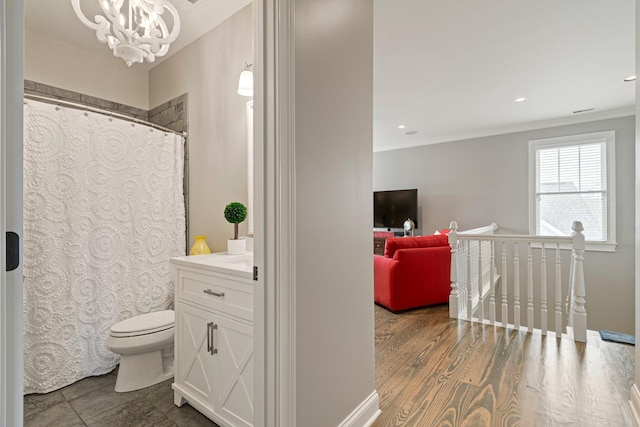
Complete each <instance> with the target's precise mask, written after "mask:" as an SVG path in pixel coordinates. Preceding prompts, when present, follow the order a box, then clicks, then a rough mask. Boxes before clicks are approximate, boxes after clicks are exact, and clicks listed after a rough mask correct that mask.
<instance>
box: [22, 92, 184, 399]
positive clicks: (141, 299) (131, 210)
mask: <svg viewBox="0 0 640 427" xmlns="http://www.w3.org/2000/svg"><path fill="white" fill-rule="evenodd" d="M24 113H25V117H24V123H25V125H24V276H25V277H24V362H25V367H24V373H25V376H24V387H25V390H24V391H25V393H33V392H38V393H44V392H48V391H51V390H55V389H58V388H61V387H63V386H65V385H68V384H71V383H73V382H75V381H77V380H79V379H81V378H84V377H87V376H91V375H100V374H104V373H106V372H109V371H111V370H112V369H113V368H114V367H115V365H116V364H117V363H118V357H117V355H115V354H113V353H112V352H111V351H109V349H108V348H107V346H106V341H107V336H108V334H109V329H110V327H111V326H112V325H113V324H115V323H116V322H118V321H120V320H122V319H125V318H129V317H131V316H134V315H137V314H141V313H148V312H151V311H157V310H164V309H166V308H167V307H168V306H169V305H170V303H171V301H172V300H173V290H174V280H173V272H172V269H171V266H170V263H169V258H170V257H173V256H180V255H184V253H185V244H186V243H185V210H184V199H183V191H182V176H183V161H184V159H183V150H184V146H183V145H184V142H183V140H182V138H181V137H180V136H177V135H174V134H170V133H164V132H161V131H158V130H155V129H153V128H150V127H147V126H143V125H140V124H134V123H132V122H128V121H124V120H118V119H115V118H111V117H107V116H104V115H100V114H96V113H91V112H87V111H81V110H76V109H71V108H64V107H60V106H55V105H52V104H47V103H42V102H37V101H31V100H28V101H25V107H24Z"/></svg>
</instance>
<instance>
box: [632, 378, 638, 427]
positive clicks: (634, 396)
mask: <svg viewBox="0 0 640 427" xmlns="http://www.w3.org/2000/svg"><path fill="white" fill-rule="evenodd" d="M629 406H631V413H632V414H633V419H634V420H636V425H638V426H640V390H638V386H636V385H635V384H634V385H632V386H631V399H630V400H629Z"/></svg>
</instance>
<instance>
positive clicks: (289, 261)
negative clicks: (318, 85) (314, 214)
mask: <svg viewBox="0 0 640 427" xmlns="http://www.w3.org/2000/svg"><path fill="white" fill-rule="evenodd" d="M254 5H255V13H254V16H255V19H256V22H255V26H254V28H255V30H256V31H255V34H256V39H255V66H254V89H255V90H254V94H255V95H254V156H255V159H256V160H257V161H255V162H254V197H255V201H256V203H255V205H254V206H255V208H254V209H255V213H256V218H257V219H259V221H256V222H255V223H254V227H255V236H256V237H255V247H254V263H255V265H256V266H257V267H258V271H259V272H260V274H259V279H260V280H259V281H258V282H257V286H256V290H255V293H254V297H255V301H254V309H255V313H254V315H255V319H256V320H257V321H256V326H257V328H256V329H257V330H256V331H255V351H256V354H257V355H260V356H262V358H260V357H257V358H256V378H255V379H256V382H255V404H256V406H255V423H256V426H265V427H294V426H295V425H296V351H295V350H296V325H295V319H296V303H295V302H296V299H295V277H296V255H295V253H296V251H295V229H296V222H295V220H296V216H295V179H294V178H295V174H294V172H295V151H294V135H295V133H294V132H295V127H294V124H295V120H294V111H295V108H294V106H295V102H294V101H295V98H294V95H295V92H294V82H295V79H294V58H293V52H294V38H293V36H294V32H293V28H294V19H295V16H294V0H262V1H255V3H254Z"/></svg>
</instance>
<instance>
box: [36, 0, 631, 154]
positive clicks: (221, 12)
mask: <svg viewBox="0 0 640 427" xmlns="http://www.w3.org/2000/svg"><path fill="white" fill-rule="evenodd" d="M91 1H93V0H82V2H81V4H82V5H85V4H89V3H90V2H91ZM172 2H173V3H174V4H175V5H176V7H177V8H178V9H179V11H180V15H181V21H182V31H181V34H180V36H179V37H178V40H177V41H176V42H175V43H174V44H173V45H172V46H171V48H170V50H169V54H168V56H165V57H164V58H161V59H160V60H159V61H162V60H163V59H166V58H167V57H169V56H171V54H174V53H175V52H176V51H178V50H179V49H180V48H182V47H184V46H186V45H187V44H189V43H191V42H192V41H193V40H195V39H196V38H198V37H199V36H200V35H202V34H204V33H206V32H207V31H209V30H210V29H211V28H213V27H215V26H216V25H218V24H219V23H220V22H222V21H223V20H224V19H226V18H227V17H229V16H231V15H232V14H233V13H235V12H236V11H238V10H240V9H241V8H242V7H244V6H245V5H247V4H249V3H250V2H251V0H199V1H197V2H196V4H195V5H194V4H192V3H191V2H190V1H189V0H172ZM83 7H84V6H83ZM374 7H375V16H374V149H375V150H385V149H393V148H401V147H410V146H416V145H422V144H430V143H437V142H443V141H450V140H456V139H465V138H471V137H476V136H485V135H495V134H499V133H506V132H512V131H518V130H526V129H535V128H540V127H547V126H549V125H556V124H564V123H573V122H580V121H590V120H595V119H598V118H603V117H616V116H621V115H628V114H633V107H634V105H635V84H636V83H623V82H622V80H623V79H624V78H625V77H627V76H629V75H632V74H634V73H635V71H634V69H635V56H634V49H635V1H634V0H615V1H606V0H560V1H559V0H482V1H478V0H455V1H453V0H449V1H447V0H401V1H398V0H374ZM25 15H26V17H25V21H26V28H27V30H28V31H32V32H37V33H41V34H44V35H47V36H49V37H53V38H56V39H58V40H61V41H64V42H67V43H71V44H76V45H79V46H82V47H83V48H87V49H92V50H96V51H102V52H104V54H105V55H111V53H110V52H109V50H108V49H107V48H106V46H105V45H101V44H99V43H98V42H97V41H96V39H95V37H93V34H92V31H91V30H89V29H87V28H85V27H84V26H83V25H82V24H81V23H80V22H79V21H78V19H77V18H76V17H75V15H74V13H73V10H72V8H71V3H70V0H55V1H52V0H25ZM354 54H355V53H354ZM114 60H117V61H120V59H118V58H114ZM153 65H155V64H151V65H149V64H146V65H143V67H147V68H151V67H152V66H153ZM133 66H134V67H140V66H141V65H140V64H134V65H133ZM517 97H527V98H528V101H527V102H525V103H522V104H516V103H514V99H515V98H517ZM589 108H593V109H594V111H593V112H589V113H581V114H574V113H573V111H576V110H584V109H589ZM400 124H404V125H406V126H407V127H406V129H402V130H400V129H398V128H397V126H398V125H400ZM405 132H418V133H417V134H414V135H405Z"/></svg>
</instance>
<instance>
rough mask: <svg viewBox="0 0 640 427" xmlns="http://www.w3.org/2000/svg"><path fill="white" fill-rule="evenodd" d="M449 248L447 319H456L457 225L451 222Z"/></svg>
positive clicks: (457, 304) (457, 286)
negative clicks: (449, 271)
mask: <svg viewBox="0 0 640 427" xmlns="http://www.w3.org/2000/svg"><path fill="white" fill-rule="evenodd" d="M449 229H450V230H451V231H449V236H448V238H449V247H451V273H450V279H449V280H450V281H451V293H450V294H449V317H452V318H454V319H457V318H458V310H459V308H460V307H459V304H460V302H459V300H458V298H459V297H460V288H459V285H458V224H457V223H456V222H455V221H451V224H449Z"/></svg>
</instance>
